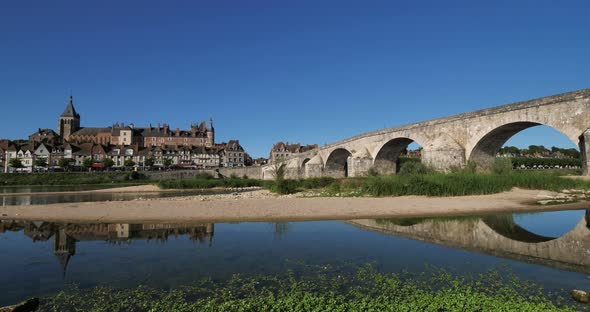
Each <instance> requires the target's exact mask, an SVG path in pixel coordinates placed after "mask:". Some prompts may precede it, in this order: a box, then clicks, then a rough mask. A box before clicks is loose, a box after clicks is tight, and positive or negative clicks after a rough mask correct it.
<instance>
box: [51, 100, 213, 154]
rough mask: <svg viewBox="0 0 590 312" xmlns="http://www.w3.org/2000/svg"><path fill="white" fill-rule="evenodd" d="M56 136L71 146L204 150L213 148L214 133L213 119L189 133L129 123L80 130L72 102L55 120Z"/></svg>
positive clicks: (71, 101)
mask: <svg viewBox="0 0 590 312" xmlns="http://www.w3.org/2000/svg"><path fill="white" fill-rule="evenodd" d="M58 135H59V136H60V137H61V138H62V139H63V140H64V141H65V142H70V143H75V144H81V143H94V144H101V145H123V146H128V145H133V144H137V145H138V146H140V147H147V148H151V147H155V146H159V147H164V146H167V145H175V146H189V147H193V146H205V147H213V146H214V145H215V129H214V128H213V119H211V120H210V123H209V127H207V124H206V122H205V121H202V122H201V124H197V123H194V124H192V125H191V127H190V129H189V130H181V129H180V128H176V130H171V129H170V126H169V125H168V124H166V123H165V124H163V125H162V126H160V124H158V127H152V126H151V125H150V126H149V127H147V128H139V127H135V126H134V124H133V123H131V124H129V125H127V126H125V124H123V123H122V124H119V123H116V124H113V125H112V126H111V127H81V126H80V114H78V113H77V112H76V109H75V108H74V103H73V98H72V97H71V96H70V101H69V103H68V105H67V106H66V108H65V110H64V112H63V113H62V114H61V115H60V116H59V122H58Z"/></svg>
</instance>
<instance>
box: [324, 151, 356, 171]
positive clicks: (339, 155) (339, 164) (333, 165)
mask: <svg viewBox="0 0 590 312" xmlns="http://www.w3.org/2000/svg"><path fill="white" fill-rule="evenodd" d="M351 156H352V153H351V152H350V151H349V150H347V149H345V148H342V147H339V148H336V149H334V150H333V151H332V152H330V155H329V156H328V158H327V159H326V164H325V165H324V176H328V177H333V178H345V177H348V169H349V168H348V158H349V157H351Z"/></svg>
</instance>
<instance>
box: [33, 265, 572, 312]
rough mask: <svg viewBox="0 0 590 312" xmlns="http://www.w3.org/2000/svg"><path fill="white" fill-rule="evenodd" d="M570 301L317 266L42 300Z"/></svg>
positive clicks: (431, 276) (557, 306)
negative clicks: (296, 271)
mask: <svg viewBox="0 0 590 312" xmlns="http://www.w3.org/2000/svg"><path fill="white" fill-rule="evenodd" d="M565 302H567V304H573V302H572V301H571V300H569V299H567V301H565V299H563V298H561V297H556V296H555V295H553V294H549V293H546V292H544V291H543V290H542V289H541V288H540V287H539V286H536V285H534V284H530V283H527V282H524V281H520V280H518V279H517V278H515V277H514V276H512V275H510V274H509V273H507V274H504V273H502V274H500V273H498V272H497V271H490V272H488V273H486V274H482V275H480V276H477V277H475V278H464V277H458V276H453V275H451V274H449V273H447V272H445V271H442V270H441V271H432V272H426V273H423V274H420V275H416V276H406V275H396V274H385V273H380V272H378V271H376V270H375V269H374V268H373V267H372V266H370V265H368V266H366V267H363V268H360V269H358V270H356V271H351V272H346V271H339V270H336V269H332V268H330V267H329V266H328V267H317V268H316V269H315V270H314V271H312V272H311V274H309V273H306V274H304V275H299V274H294V273H290V274H286V275H281V276H257V277H251V278H243V277H240V276H234V277H233V278H231V279H230V280H228V281H212V280H210V279H205V280H200V281H196V282H195V283H194V284H193V285H188V286H184V287H178V288H175V289H173V290H158V289H154V288H149V287H142V286H140V287H137V288H132V289H123V290H115V289H112V288H105V287H97V288H91V289H87V290H79V289H72V290H68V291H65V292H61V293H59V294H58V295H56V296H53V297H50V298H45V299H43V300H42V303H41V309H40V310H41V311H575V308H574V306H571V305H565V304H564V303H565Z"/></svg>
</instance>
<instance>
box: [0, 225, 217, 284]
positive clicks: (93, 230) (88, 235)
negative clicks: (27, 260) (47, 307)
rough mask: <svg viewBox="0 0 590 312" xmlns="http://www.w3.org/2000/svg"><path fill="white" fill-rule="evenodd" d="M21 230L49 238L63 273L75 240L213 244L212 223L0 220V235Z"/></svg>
mask: <svg viewBox="0 0 590 312" xmlns="http://www.w3.org/2000/svg"><path fill="white" fill-rule="evenodd" d="M7 231H11V232H18V231H23V232H24V234H25V235H26V236H28V237H30V238H31V239H32V240H33V242H37V241H48V240H50V239H51V238H53V254H54V255H55V256H56V257H57V258H58V260H59V262H60V264H61V266H62V269H63V271H64V274H65V272H66V268H67V265H68V263H69V261H70V258H71V257H72V256H74V255H75V254H76V243H77V242H79V241H107V242H110V243H115V244H119V243H125V242H130V241H132V240H147V241H152V240H153V241H155V242H159V243H163V242H166V241H167V240H168V238H169V237H171V236H172V237H176V238H177V237H179V236H184V235H188V236H189V238H190V240H191V241H193V242H199V243H201V244H205V243H208V244H209V246H211V245H212V244H213V234H214V224H213V223H205V224H128V223H117V224H104V223H99V224H73V223H48V222H17V221H7V220H0V233H4V232H7Z"/></svg>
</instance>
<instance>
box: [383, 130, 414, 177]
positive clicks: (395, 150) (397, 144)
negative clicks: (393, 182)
mask: <svg viewBox="0 0 590 312" xmlns="http://www.w3.org/2000/svg"><path fill="white" fill-rule="evenodd" d="M413 142H415V143H417V144H419V145H420V146H423V145H421V144H420V143H418V142H416V141H415V140H413V139H410V138H408V137H397V138H393V139H390V140H389V141H387V142H385V144H383V145H382V146H381V147H380V148H379V149H378V152H377V154H376V156H375V160H374V161H373V168H374V169H375V170H376V171H377V173H378V174H380V175H387V174H395V173H397V171H398V170H399V156H400V154H401V153H402V152H403V151H404V150H405V149H406V148H407V147H408V145H410V144H411V143H413Z"/></svg>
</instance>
